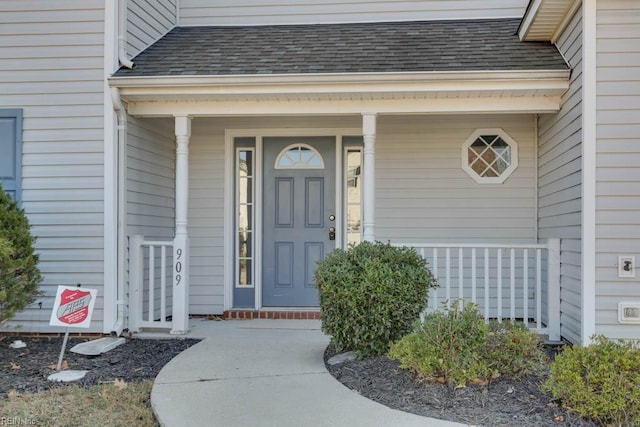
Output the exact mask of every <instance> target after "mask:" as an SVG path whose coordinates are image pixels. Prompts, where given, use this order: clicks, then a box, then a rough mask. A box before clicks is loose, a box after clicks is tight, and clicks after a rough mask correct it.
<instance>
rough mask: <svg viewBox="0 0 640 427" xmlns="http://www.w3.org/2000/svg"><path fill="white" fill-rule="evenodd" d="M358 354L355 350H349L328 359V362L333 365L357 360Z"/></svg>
mask: <svg viewBox="0 0 640 427" xmlns="http://www.w3.org/2000/svg"><path fill="white" fill-rule="evenodd" d="M357 358H358V356H356V353H355V352H354V351H347V352H346V353H341V354H337V355H335V356H333V357H332V358H331V359H329V360H327V364H329V365H331V366H333V365H337V364H338V363H344V362H351V361H352V360H356V359H357Z"/></svg>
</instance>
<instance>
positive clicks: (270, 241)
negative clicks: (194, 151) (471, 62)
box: [262, 137, 336, 307]
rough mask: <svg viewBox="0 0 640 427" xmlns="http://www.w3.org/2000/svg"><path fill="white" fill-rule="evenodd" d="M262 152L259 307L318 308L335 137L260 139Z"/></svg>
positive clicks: (329, 226)
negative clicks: (316, 277)
mask: <svg viewBox="0 0 640 427" xmlns="http://www.w3.org/2000/svg"><path fill="white" fill-rule="evenodd" d="M263 150H264V156H263V158H264V165H263V171H264V180H263V189H264V194H263V213H264V214H263V251H262V253H263V261H262V265H263V274H262V305H263V306H266V307H314V306H317V305H318V291H317V289H316V288H315V282H314V278H313V273H314V271H315V267H316V262H317V261H319V260H322V259H324V257H325V255H326V254H327V253H329V252H330V251H331V250H333V249H334V248H335V242H334V239H335V233H336V230H335V194H336V192H335V191H336V188H335V163H336V159H335V150H336V143H335V138H334V137H272V138H264V139H263Z"/></svg>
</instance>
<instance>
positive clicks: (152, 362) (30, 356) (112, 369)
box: [0, 336, 199, 399]
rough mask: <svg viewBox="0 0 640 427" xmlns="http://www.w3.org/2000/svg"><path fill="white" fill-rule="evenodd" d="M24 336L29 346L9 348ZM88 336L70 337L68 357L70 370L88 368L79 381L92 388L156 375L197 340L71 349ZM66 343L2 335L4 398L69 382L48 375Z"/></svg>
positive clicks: (141, 341)
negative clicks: (95, 352)
mask: <svg viewBox="0 0 640 427" xmlns="http://www.w3.org/2000/svg"><path fill="white" fill-rule="evenodd" d="M16 339H21V340H22V341H24V342H25V343H26V344H27V347H26V348H21V349H13V348H10V347H9V344H11V343H12V342H13V341H14V340H16ZM88 340H89V339H88V338H69V342H68V344H67V350H66V352H65V355H64V360H65V361H66V364H67V365H68V369H75V370H88V371H89V372H88V373H87V375H86V377H84V378H83V379H82V380H80V381H78V382H77V383H75V384H79V385H81V386H82V387H89V386H92V385H96V384H101V383H107V382H113V381H114V380H116V379H121V380H124V381H126V382H131V381H138V380H144V379H150V378H155V376H156V375H157V374H158V372H160V369H162V367H163V366H164V365H166V364H167V363H168V362H169V361H170V360H171V359H173V358H174V357H175V356H177V355H178V354H179V353H180V352H182V351H183V350H186V349H187V348H189V347H191V346H192V345H194V344H196V343H197V342H198V341H199V340H197V339H176V338H174V339H135V338H134V339H127V341H126V343H124V344H123V345H121V346H119V347H116V348H115V349H113V350H111V351H109V352H107V353H104V354H102V355H99V356H92V357H88V356H83V355H79V354H75V353H72V352H70V351H69V349H70V348H71V347H73V346H74V345H75V344H78V343H80V342H84V341H88ZM61 346H62V338H59V337H55V338H53V337H38V338H31V337H8V336H4V337H0V399H5V398H6V397H7V394H8V393H9V392H10V391H12V390H15V391H17V392H18V393H27V392H28V393H36V392H39V391H43V390H47V389H49V388H51V387H61V386H64V385H65V384H59V383H52V382H50V381H48V380H47V377H48V376H49V375H51V374H52V373H55V372H56V371H55V369H54V368H55V366H56V364H57V363H58V356H59V354H60V348H61Z"/></svg>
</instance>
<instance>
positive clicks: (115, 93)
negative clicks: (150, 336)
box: [111, 87, 127, 337]
mask: <svg viewBox="0 0 640 427" xmlns="http://www.w3.org/2000/svg"><path fill="white" fill-rule="evenodd" d="M111 101H112V104H113V109H114V111H115V112H116V115H117V117H118V132H117V136H116V146H117V153H118V154H117V162H118V167H117V171H118V172H117V174H118V179H117V182H118V184H117V185H118V197H117V202H116V203H117V204H118V239H117V246H118V251H117V254H118V255H117V261H116V265H117V274H116V277H117V284H118V290H117V295H116V306H117V311H116V322H115V324H114V325H113V327H112V328H111V335H112V336H116V337H118V336H120V335H121V334H122V331H123V330H124V324H125V316H126V313H125V308H126V306H127V300H126V294H125V289H124V277H123V270H124V259H123V256H124V225H123V224H122V218H124V212H122V210H123V208H124V188H123V187H124V186H123V176H122V171H123V169H124V147H126V142H127V112H126V110H125V108H124V106H123V105H122V100H121V99H120V91H119V90H118V88H115V87H113V88H111Z"/></svg>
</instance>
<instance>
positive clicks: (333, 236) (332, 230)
mask: <svg viewBox="0 0 640 427" xmlns="http://www.w3.org/2000/svg"><path fill="white" fill-rule="evenodd" d="M329 240H336V228H335V227H329Z"/></svg>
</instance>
